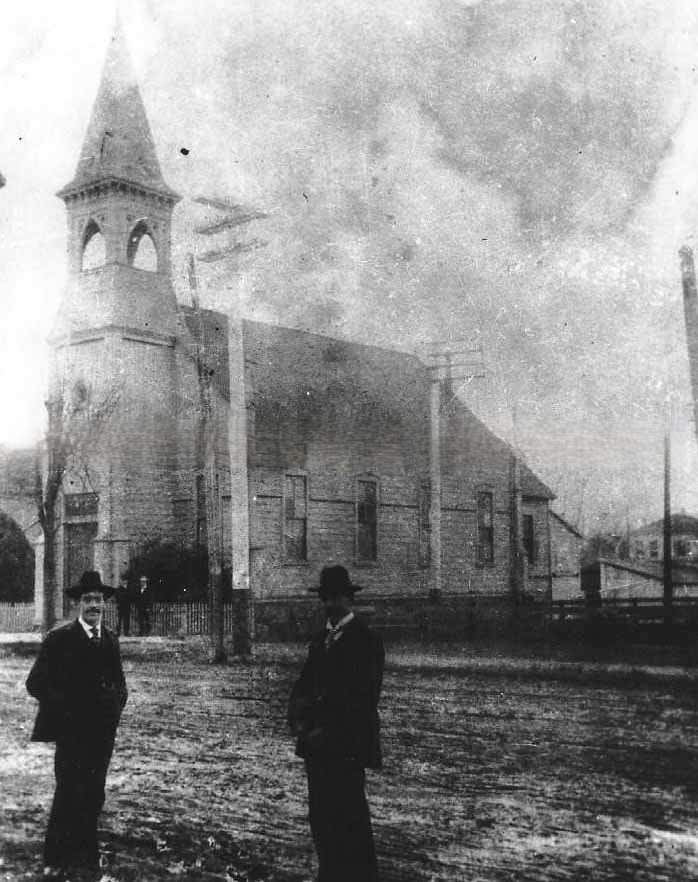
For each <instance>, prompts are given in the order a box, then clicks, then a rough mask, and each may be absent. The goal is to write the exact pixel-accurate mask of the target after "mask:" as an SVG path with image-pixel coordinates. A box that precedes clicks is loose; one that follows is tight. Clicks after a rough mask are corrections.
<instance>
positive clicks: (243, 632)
mask: <svg viewBox="0 0 698 882" xmlns="http://www.w3.org/2000/svg"><path fill="white" fill-rule="evenodd" d="M194 201H195V202H196V203H197V204H199V205H203V206H207V207H210V208H213V209H214V210H216V211H217V212H218V213H219V217H218V219H217V220H215V221H213V222H211V223H207V224H204V225H202V226H199V227H197V228H196V229H195V232H196V233H197V234H198V235H200V236H215V235H217V234H219V233H223V232H226V231H228V230H235V229H236V228H238V227H240V226H244V225H245V224H248V223H250V222H251V221H255V220H261V219H263V218H266V217H268V215H266V214H265V213H264V212H261V211H257V210H254V209H249V208H245V207H244V206H242V205H238V204H235V203H231V202H226V201H224V200H220V199H210V198H206V197H198V198H197V199H195V200H194ZM266 244H267V243H266V242H264V241H262V240H260V239H251V240H248V241H245V242H242V241H235V242H233V243H232V244H228V245H226V246H224V247H218V248H210V249H208V250H207V251H205V252H203V253H202V254H201V255H200V256H199V257H198V258H197V259H198V260H200V261H203V262H204V263H214V262H218V261H221V260H225V259H229V258H231V257H232V258H238V257H239V256H240V255H241V254H244V253H246V252H249V251H254V250H256V249H258V248H262V247H264V246H265V245H266ZM192 266H193V258H192ZM228 379H229V383H228V386H229V396H230V398H229V406H228V423H227V428H228V451H229V465H230V504H231V537H230V538H231V557H232V561H231V568H232V587H233V653H234V655H237V656H243V657H246V656H249V655H251V653H252V645H253V641H254V602H253V598H252V595H251V585H250V528H249V482H248V476H247V402H246V394H245V356H244V341H243V333H242V315H241V311H240V306H239V303H238V302H237V298H234V300H233V302H232V303H231V305H230V309H229V311H228ZM209 493H210V495H211V498H212V499H214V500H217V502H216V504H215V506H213V507H211V513H212V521H211V526H212V527H213V526H214V525H215V528H216V530H217V536H218V537H219V539H216V540H214V554H217V555H219V558H220V561H221V568H222V554H223V529H222V518H221V517H220V487H219V482H218V481H216V483H215V485H214V483H213V482H211V483H210V485H209V486H208V487H207V499H208V496H209ZM214 508H215V509H216V511H214ZM208 511H209V505H208V503H207V514H208ZM217 584H218V585H220V586H221V588H220V592H218V591H212V593H211V597H212V598H214V597H215V599H216V600H215V606H216V612H215V615H214V610H213V601H212V610H211V630H212V635H213V639H214V656H215V655H221V654H222V651H223V604H222V580H221V578H218V580H217ZM219 595H220V596H219Z"/></svg>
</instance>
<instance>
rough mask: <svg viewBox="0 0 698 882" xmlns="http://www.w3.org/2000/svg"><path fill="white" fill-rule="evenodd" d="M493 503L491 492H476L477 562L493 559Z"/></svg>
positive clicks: (487, 561)
mask: <svg viewBox="0 0 698 882" xmlns="http://www.w3.org/2000/svg"><path fill="white" fill-rule="evenodd" d="M493 516H494V504H493V499H492V494H491V493H490V492H489V491H486V490H482V491H480V492H479V493H478V494H477V562H478V563H479V564H490V563H492V562H493V561H494V529H493V520H494V517H493Z"/></svg>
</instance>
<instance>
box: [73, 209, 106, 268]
mask: <svg viewBox="0 0 698 882" xmlns="http://www.w3.org/2000/svg"><path fill="white" fill-rule="evenodd" d="M106 260H107V246H106V242H105V241H104V236H103V235H102V231H101V230H100V229H99V227H98V226H97V224H96V222H95V221H93V220H91V221H90V222H89V223H88V224H87V226H86V227H85V232H84V233H83V234H82V257H81V261H80V269H81V270H91V269H96V268H97V267H99V266H104V264H105V263H106Z"/></svg>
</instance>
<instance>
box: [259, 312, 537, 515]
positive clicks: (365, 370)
mask: <svg viewBox="0 0 698 882" xmlns="http://www.w3.org/2000/svg"><path fill="white" fill-rule="evenodd" d="M243 338H244V345H245V365H246V375H247V378H248V382H250V384H251V386H252V390H253V392H252V397H253V400H254V401H255V403H256V404H258V405H259V404H260V403H262V404H263V403H266V404H273V405H275V406H277V407H289V408H290V407H292V408H297V407H299V406H300V405H301V402H305V406H312V405H316V406H317V407H319V408H320V409H321V408H322V406H323V404H324V403H325V402H326V401H328V400H332V401H335V402H336V401H337V400H338V399H341V398H342V397H346V398H347V399H349V398H350V397H351V399H352V400H356V398H355V396H359V397H360V398H361V399H363V400H364V401H365V402H366V403H367V405H368V406H371V405H373V406H375V407H377V408H378V409H379V410H380V411H381V412H382V413H383V414H388V415H389V414H390V413H394V414H395V417H396V419H400V418H401V417H402V416H404V415H407V416H409V417H410V418H411V419H412V420H414V422H415V423H417V424H418V423H420V422H421V423H422V424H423V425H424V426H425V427H426V426H428V423H429V385H430V378H429V375H428V371H427V369H426V367H425V365H424V364H423V363H422V362H421V361H420V360H419V359H418V358H417V357H416V356H414V355H411V354H409V353H406V352H400V351H398V350H394V349H384V348H382V347H379V346H368V345H365V344H362V343H354V342H351V341H348V340H340V339H336V338H332V337H326V336H323V335H321V334H314V333H311V332H309V331H300V330H296V329H293V328H285V327H279V326H277V325H268V324H264V323H261V322H253V321H245V322H244V323H243ZM450 410H451V414H450V416H451V419H450V424H449V422H446V426H448V428H447V429H446V431H445V434H446V437H444V462H443V468H444V471H445V472H446V471H448V470H451V471H452V470H453V469H456V468H462V469H467V468H468V467H469V466H472V464H473V462H478V461H479V462H482V461H483V459H484V460H485V461H490V462H494V461H495V460H496V461H497V462H498V463H499V464H501V461H502V459H503V458H504V459H508V458H509V457H510V456H511V453H512V449H511V448H510V447H509V445H508V444H506V443H505V442H504V441H502V440H501V439H500V438H498V437H497V436H496V435H495V434H494V433H493V432H491V431H490V429H488V428H487V426H485V425H484V423H482V422H481V421H480V420H479V419H478V418H477V417H476V416H475V414H473V413H472V411H470V410H469V409H468V408H467V407H466V406H465V405H464V404H463V403H462V402H461V401H460V400H458V399H455V401H454V403H453V405H452V407H451V409H450ZM520 474H521V486H522V492H523V495H524V496H528V497H535V498H540V499H553V498H554V494H553V493H552V492H551V490H550V489H549V488H548V487H546V485H545V484H544V483H543V482H542V481H541V480H540V479H539V478H538V477H537V476H536V475H535V474H534V473H533V472H532V471H531V470H530V469H529V468H528V466H526V465H525V463H521V472H520Z"/></svg>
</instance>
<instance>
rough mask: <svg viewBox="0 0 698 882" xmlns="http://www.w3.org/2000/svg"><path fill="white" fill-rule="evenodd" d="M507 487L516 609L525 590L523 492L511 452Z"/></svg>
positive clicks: (516, 458)
mask: <svg viewBox="0 0 698 882" xmlns="http://www.w3.org/2000/svg"><path fill="white" fill-rule="evenodd" d="M509 487H510V495H511V530H510V541H511V573H510V587H511V597H512V600H513V602H514V609H515V610H516V611H518V607H519V602H520V600H521V597H522V595H523V594H524V593H525V591H526V561H525V557H524V553H523V494H522V490H521V462H520V460H519V457H518V456H517V455H516V453H512V455H511V463H510V479H509Z"/></svg>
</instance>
